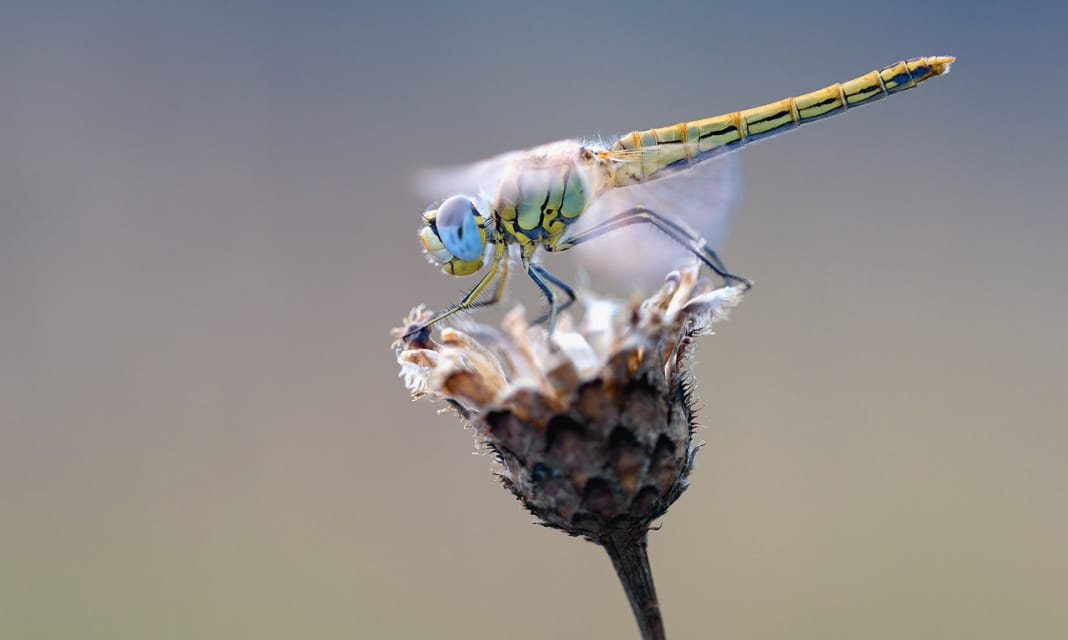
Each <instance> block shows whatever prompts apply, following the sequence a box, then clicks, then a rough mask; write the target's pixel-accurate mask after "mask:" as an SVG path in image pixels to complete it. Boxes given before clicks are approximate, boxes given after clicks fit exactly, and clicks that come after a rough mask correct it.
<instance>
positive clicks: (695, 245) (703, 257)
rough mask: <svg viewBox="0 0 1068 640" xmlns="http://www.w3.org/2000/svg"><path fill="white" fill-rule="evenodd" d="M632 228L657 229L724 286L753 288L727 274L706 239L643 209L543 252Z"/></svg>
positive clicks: (580, 233) (687, 228) (576, 235)
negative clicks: (643, 225) (720, 279)
mask: <svg viewBox="0 0 1068 640" xmlns="http://www.w3.org/2000/svg"><path fill="white" fill-rule="evenodd" d="M632 224H651V225H653V226H654V227H656V228H657V229H660V230H661V231H663V232H664V233H666V234H667V235H668V237H670V238H671V239H672V240H674V241H675V242H678V243H679V244H681V245H682V246H684V247H686V249H688V250H689V251H690V253H692V254H694V255H695V256H697V258H698V259H699V260H700V261H701V262H703V263H705V264H706V265H708V267H709V268H710V269H712V271H715V272H716V274H718V275H719V277H721V278H723V280H724V282H726V283H727V284H728V285H731V284H737V285H740V286H741V287H743V288H745V289H748V288H749V287H751V286H752V285H753V283H752V282H750V281H749V279H748V278H744V277H742V276H739V275H735V274H733V273H731V272H730V271H728V270H727V266H726V265H725V264H723V261H722V260H720V258H719V256H718V255H716V252H715V251H713V250H712V248H711V247H709V246H708V243H707V242H706V241H705V239H704V238H702V237H701V236H700V235H698V234H697V232H695V231H693V230H692V229H690V228H689V227H687V226H686V225H684V224H682V223H681V222H678V221H676V220H672V219H671V218H668V217H666V216H662V215H660V214H658V213H656V212H655V211H651V210H649V209H646V208H645V207H634V208H633V209H627V210H626V211H624V212H622V213H619V214H616V215H614V216H612V217H611V218H609V219H607V220H605V221H604V222H602V223H600V224H598V225H597V226H596V227H593V228H592V229H585V230H583V231H580V232H578V233H576V234H575V235H573V236H571V237H570V238H567V239H565V240H561V241H560V242H558V243H556V245H555V246H552V247H546V249H548V250H549V251H566V250H568V249H571V248H572V247H575V246H577V245H580V244H582V243H583V242H588V241H590V240H593V239H594V238H599V237H601V236H602V235H604V234H606V233H610V232H612V231H615V230H616V229H622V228H623V227H628V226H630V225H632Z"/></svg>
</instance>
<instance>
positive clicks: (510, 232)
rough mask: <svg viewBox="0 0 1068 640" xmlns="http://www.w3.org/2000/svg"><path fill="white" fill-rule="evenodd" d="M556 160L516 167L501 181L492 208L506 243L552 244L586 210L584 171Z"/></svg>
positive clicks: (570, 160) (587, 192)
mask: <svg viewBox="0 0 1068 640" xmlns="http://www.w3.org/2000/svg"><path fill="white" fill-rule="evenodd" d="M556 160H557V161H555V162H553V161H546V162H543V163H534V164H532V165H526V166H521V167H516V170H515V171H511V172H509V173H507V174H505V176H504V177H503V178H502V179H501V181H500V184H499V187H498V191H497V196H496V198H495V199H494V203H493V205H494V206H493V209H494V217H495V219H496V223H497V226H498V229H499V231H500V233H501V234H502V237H503V239H504V241H505V242H517V243H518V244H520V245H529V244H541V245H553V244H555V243H556V241H557V240H558V239H559V238H560V236H561V235H562V234H563V233H564V231H565V230H566V229H567V227H568V225H570V224H571V223H572V222H574V221H575V220H577V219H578V217H579V216H580V215H582V212H583V211H584V210H585V209H586V205H587V204H588V203H589V199H590V198H589V195H590V189H589V180H588V179H587V175H586V174H587V168H586V167H585V166H582V165H581V164H579V163H577V162H575V159H573V158H560V159H556Z"/></svg>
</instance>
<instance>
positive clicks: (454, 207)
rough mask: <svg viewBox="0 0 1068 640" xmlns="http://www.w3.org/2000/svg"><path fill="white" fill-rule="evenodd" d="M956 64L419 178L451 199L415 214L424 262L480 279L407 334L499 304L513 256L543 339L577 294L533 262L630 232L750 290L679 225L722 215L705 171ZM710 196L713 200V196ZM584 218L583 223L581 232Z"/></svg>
mask: <svg viewBox="0 0 1068 640" xmlns="http://www.w3.org/2000/svg"><path fill="white" fill-rule="evenodd" d="M954 60H955V58H953V57H952V56H928V57H919V58H911V59H909V60H903V61H900V62H896V63H894V64H891V65H889V66H886V67H884V68H882V69H878V70H875V71H871V72H868V73H866V74H864V75H861V76H858V77H856V78H853V79H852V80H847V81H845V82H839V83H835V84H832V85H830V86H827V87H824V88H822V89H818V90H816V91H812V92H809V93H805V94H803V95H798V96H794V97H790V98H784V99H782V100H778V101H776V102H771V103H768V104H765V105H762V106H759V107H753V108H751V109H744V110H741V111H734V112H732V113H726V114H723V115H718V116H712V117H710V118H704V119H701V120H692V121H688V122H680V123H678V124H674V125H670V126H665V127H658V128H655V129H647V130H644V131H633V132H631V133H628V134H626V135H624V136H622V137H620V138H619V139H618V140H616V141H615V142H614V143H613V144H611V145H608V144H602V143H597V142H589V141H582V140H562V141H559V142H553V143H550V144H545V145H541V146H538V147H534V148H531V149H527V150H522V151H512V152H509V153H505V154H502V155H499V156H496V157H494V158H490V159H488V160H483V161H481V162H477V163H475V164H472V165H468V166H464V167H460V168H454V169H451V170H449V169H446V170H440V171H438V172H435V173H430V174H429V175H428V176H425V177H424V180H423V185H422V186H423V187H424V190H425V191H428V192H431V193H435V194H446V193H452V194H453V195H449V196H448V197H445V198H443V199H439V200H436V201H435V202H433V203H432V204H431V205H430V206H429V207H427V209H426V210H425V211H424V212H423V216H422V222H423V226H422V228H421V229H420V231H419V240H420V243H421V244H422V247H423V250H424V252H425V254H426V256H427V257H428V258H429V260H430V261H431V262H432V263H433V264H435V265H436V266H439V267H440V268H441V270H442V271H443V272H445V273H447V274H450V275H453V276H471V275H474V274H477V273H479V272H482V276H481V277H480V278H479V280H478V281H477V283H476V284H475V285H474V287H473V288H471V289H470V290H469V291H468V292H467V294H466V295H464V296H463V297H462V298H461V299H460V300H459V301H458V302H456V303H455V304H453V305H451V306H449V307H447V308H445V309H443V310H441V311H438V312H436V313H433V314H431V315H430V316H429V318H427V319H426V320H425V321H424V322H423V323H422V324H420V325H419V326H416V327H415V328H413V329H412V330H411V331H409V333H408V336H411V335H413V334H415V333H417V332H420V331H426V330H429V328H430V327H431V326H432V325H434V324H435V323H437V322H439V321H441V320H444V319H445V318H448V317H450V316H452V315H454V314H456V313H458V312H461V311H466V310H470V309H475V308H478V307H484V306H488V305H491V304H494V303H496V302H498V301H500V300H501V298H502V295H503V291H504V284H505V281H506V280H507V276H508V268H509V264H510V263H511V262H512V259H511V258H510V252H514V253H517V254H518V262H519V263H520V264H521V266H522V269H523V270H524V271H525V272H526V274H527V276H529V277H530V279H531V280H532V281H533V282H534V284H535V285H536V286H537V288H538V289H539V290H540V291H541V293H542V294H543V295H544V296H545V299H546V300H547V301H548V304H549V307H548V311H547V312H546V313H545V315H544V316H543V317H542V318H539V319H538V321H536V322H546V323H547V329H548V332H549V334H550V335H551V334H552V333H553V330H554V328H555V326H556V321H557V318H558V316H559V314H560V312H561V311H563V310H564V309H566V308H567V307H569V306H570V305H571V304H572V303H573V302H575V300H576V295H575V292H574V290H573V289H572V287H571V286H569V285H568V284H567V283H566V282H564V281H563V280H561V279H560V278H558V277H557V276H555V275H553V274H552V273H550V272H549V271H548V270H546V269H545V267H543V266H542V265H541V264H540V262H539V261H538V260H537V259H536V256H538V255H539V252H545V253H558V252H561V251H567V250H569V249H572V248H574V247H577V246H579V245H582V244H585V243H586V242H589V241H591V240H594V239H597V238H601V237H602V236H605V235H606V234H611V233H612V232H615V231H619V230H621V229H624V228H630V227H635V226H636V225H643V226H644V227H645V228H649V229H655V230H656V231H658V232H660V233H661V234H663V235H664V236H666V237H667V238H668V239H670V240H671V241H672V242H674V243H676V244H677V245H678V246H679V247H681V248H683V249H685V250H686V252H688V253H690V254H692V255H693V256H695V257H696V258H697V259H698V260H700V261H701V262H702V263H703V264H704V265H705V266H707V267H708V268H709V269H711V270H712V271H713V272H714V273H716V274H717V275H718V276H719V277H720V278H722V279H723V281H724V283H725V284H726V285H734V286H738V287H740V288H742V289H743V290H744V289H748V288H749V287H750V286H751V284H752V283H751V282H750V281H749V280H748V279H747V278H745V277H743V276H740V275H737V274H734V273H732V272H730V271H729V270H728V269H727V267H726V265H725V264H724V262H723V261H722V260H721V259H720V258H719V256H718V255H717V253H716V251H715V250H714V249H713V243H711V242H709V240H708V237H707V235H708V234H702V233H699V232H697V231H695V230H694V229H693V228H692V227H691V226H690V225H689V224H688V223H687V222H686V220H687V219H691V220H692V219H695V218H697V219H699V218H701V217H702V216H704V217H707V218H710V219H711V218H716V217H717V216H718V217H719V218H724V217H725V216H723V215H721V214H722V209H723V208H724V207H723V206H722V204H723V202H725V200H726V199H727V198H726V195H729V193H730V189H729V188H728V187H725V186H724V184H723V183H724V178H723V176H724V175H725V171H724V166H727V165H724V163H723V161H713V162H709V161H710V160H713V159H716V158H720V157H721V156H724V155H725V154H728V153H731V152H733V151H735V150H737V149H739V148H740V147H742V146H744V145H746V144H748V143H750V142H754V141H757V140H762V139H764V138H768V137H771V136H775V135H778V134H780V133H783V132H786V131H789V130H791V129H794V128H796V127H798V126H800V125H802V124H807V123H809V122H814V121H816V120H821V119H823V118H827V117H830V116H833V115H837V114H840V113H844V112H846V111H847V110H849V109H852V108H854V107H857V106H860V105H865V104H868V103H870V102H875V101H877V100H879V99H881V98H884V97H886V96H889V95H893V94H895V93H898V92H901V91H904V90H906V89H911V88H913V87H915V86H917V85H918V84H920V83H921V82H924V81H926V80H928V79H930V78H934V77H937V76H940V75H944V74H946V73H947V72H948V71H949V68H950V65H951V64H952V63H953V62H954ZM710 186H711V187H712V189H713V190H715V189H718V193H711V192H710ZM582 220H587V221H592V222H591V223H590V224H585V225H584V224H581V222H580V221H582ZM720 226H722V225H720ZM637 237H638V238H639V240H638V245H637V247H636V248H634V249H627V250H625V251H622V250H621V251H617V252H616V253H615V254H614V259H615V260H616V261H617V262H618V263H619V264H620V265H624V264H628V265H639V266H640V265H641V264H642V263H643V262H646V261H647V260H650V259H651V258H652V257H651V255H650V252H647V251H645V250H644V248H643V245H642V242H643V241H642V240H641V238H648V239H651V235H650V234H642V235H640V236H637ZM606 243H607V241H606V242H605V243H602V244H606ZM612 249H613V247H608V250H609V251H612ZM616 249H618V247H617V248H616ZM491 288H492V293H490V290H491ZM487 293H489V294H490V295H489V297H488V298H487V297H486V294H487Z"/></svg>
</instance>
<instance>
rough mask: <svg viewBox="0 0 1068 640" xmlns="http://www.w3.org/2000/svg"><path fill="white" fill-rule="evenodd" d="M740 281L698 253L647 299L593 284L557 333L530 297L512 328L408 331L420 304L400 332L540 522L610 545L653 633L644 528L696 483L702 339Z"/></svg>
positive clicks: (429, 389)
mask: <svg viewBox="0 0 1068 640" xmlns="http://www.w3.org/2000/svg"><path fill="white" fill-rule="evenodd" d="M741 292H742V290H741V289H740V288H736V287H724V288H719V289H715V288H713V287H712V286H711V284H710V282H709V281H707V280H704V279H701V278H700V277H699V271H698V269H697V267H696V266H694V267H691V268H687V269H683V270H680V271H674V272H672V273H671V274H669V275H668V277H667V278H666V280H665V283H664V285H663V286H662V287H661V288H660V290H659V291H657V292H656V293H655V294H654V295H653V296H652V297H650V298H648V299H647V300H645V301H643V302H641V303H640V304H637V305H633V304H632V305H623V304H621V303H618V302H612V301H605V300H592V299H591V298H590V297H589V296H587V297H586V299H587V308H586V313H585V314H584V319H583V321H582V324H581V326H580V327H576V326H574V325H573V323H572V321H571V319H570V318H568V317H566V316H565V317H564V318H562V319H561V322H560V323H559V325H558V326H557V330H556V332H555V333H554V334H553V336H552V337H551V338H549V337H547V336H546V334H545V332H544V330H543V329H541V328H539V327H530V326H529V325H528V324H527V322H526V320H525V319H524V317H523V313H522V310H521V309H515V310H513V311H512V312H510V313H508V314H507V315H506V316H505V318H504V321H503V329H504V331H503V332H498V331H495V330H493V329H490V328H487V327H484V326H478V325H474V326H471V327H470V328H469V329H468V330H467V331H459V330H456V329H451V328H446V329H443V330H442V331H441V337H440V340H439V341H435V340H434V339H433V338H432V337H431V335H430V332H429V331H423V332H417V333H415V334H414V335H410V336H409V337H408V338H407V339H403V338H402V336H405V335H406V334H408V331H410V330H411V328H413V327H417V326H418V325H419V323H421V322H423V321H425V319H426V318H427V317H429V314H428V313H427V312H425V311H424V310H423V309H422V308H418V309H416V310H414V311H413V312H412V314H411V315H410V316H409V317H408V318H407V319H406V325H407V326H406V327H404V328H401V329H396V330H395V332H394V335H395V336H396V337H397V338H398V340H397V342H395V343H394V344H395V346H396V347H397V360H398V362H399V363H400V365H401V376H402V377H403V379H404V383H405V385H406V386H407V388H408V389H409V391H411V393H412V395H413V396H414V397H416V398H418V397H422V396H432V397H436V398H440V399H444V400H446V401H447V402H448V403H449V404H450V406H451V407H452V408H454V409H455V410H456V412H457V413H458V414H459V416H460V417H461V418H462V419H463V420H465V421H466V422H467V423H468V424H470V425H471V426H473V427H474V429H475V431H476V433H477V437H478V439H479V440H480V442H481V443H482V444H483V445H484V446H485V447H487V448H489V449H490V450H491V451H492V452H494V453H495V454H496V458H497V461H498V462H499V463H500V468H499V470H498V475H499V477H500V478H501V480H502V481H503V482H504V484H505V486H507V487H508V488H509V489H510V490H511V491H512V493H513V494H515V496H516V497H517V498H519V499H520V500H521V501H522V502H523V504H524V505H525V506H526V507H527V509H529V510H530V511H531V513H533V514H534V515H535V516H536V517H537V518H538V519H539V521H540V522H541V523H543V524H545V525H547V526H549V527H554V528H557V529H561V530H563V531H565V532H567V533H569V534H570V535H574V536H584V537H585V538H587V539H589V540H591V541H593V542H596V543H598V544H601V545H602V546H604V547H605V548H606V549H608V551H609V555H611V556H612V559H613V562H614V563H615V564H616V568H617V571H619V572H620V576H621V578H623V579H624V587H625V588H626V589H627V591H628V595H630V596H631V604H632V606H633V607H635V614H636V615H638V618H639V623H640V624H642V623H643V617H644V618H645V620H644V624H642V626H643V632H648V633H647V635H646V637H662V635H656V634H655V633H653V629H652V627H657V628H659V631H660V634H662V625H660V622H659V613H658V610H656V609H657V607H656V600H655V593H654V592H653V588H652V578H651V576H650V575H649V574H648V561H647V560H646V559H645V538H646V534H647V532H648V530H649V528H650V526H651V524H652V521H653V520H654V519H656V518H657V517H659V516H661V515H663V514H664V513H665V512H666V510H667V508H668V507H669V506H670V505H671V504H672V503H673V502H674V501H675V500H676V499H677V498H678V497H679V496H680V495H681V494H682V492H683V491H684V490H685V489H686V486H687V479H686V478H687V475H688V474H689V472H690V470H691V468H692V467H693V460H694V454H695V453H696V451H697V449H698V447H699V444H695V442H694V440H693V428H694V422H693V419H694V409H693V398H692V393H691V392H692V388H693V377H692V374H691V372H690V366H691V364H692V362H693V339H694V338H695V337H696V336H699V335H703V334H707V333H711V325H712V323H713V322H715V321H716V320H719V319H721V318H723V317H724V316H725V314H726V312H727V310H728V309H730V308H731V307H732V306H734V305H735V304H737V302H738V301H739V300H740V298H741ZM591 300H592V301H591ZM624 572H630V573H631V574H634V575H630V576H625V575H624ZM628 580H629V581H631V582H636V584H634V585H630V586H628V584H627V582H628ZM643 585H644V586H643ZM635 589H637V590H639V591H641V590H643V589H644V592H643V593H638V594H635V593H634V590H635ZM636 599H637V600H636ZM639 600H640V602H639ZM639 607H640V608H641V611H639ZM650 633H652V635H649V634H650Z"/></svg>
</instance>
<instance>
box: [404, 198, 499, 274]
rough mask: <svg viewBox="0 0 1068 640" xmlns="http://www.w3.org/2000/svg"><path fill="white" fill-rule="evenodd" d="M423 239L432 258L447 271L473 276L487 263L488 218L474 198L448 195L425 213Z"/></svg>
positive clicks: (421, 239) (421, 230)
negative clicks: (472, 199)
mask: <svg viewBox="0 0 1068 640" xmlns="http://www.w3.org/2000/svg"><path fill="white" fill-rule="evenodd" d="M419 242H420V243H421V244H422V245H423V250H424V251H426V255H427V256H428V257H429V258H430V260H431V261H432V262H433V263H434V264H436V265H439V266H440V267H441V270H442V271H444V272H445V273H448V274H451V275H454V276H468V275H471V274H472V273H475V272H476V271H478V270H479V269H481V268H482V264H483V263H484V262H485V248H486V221H485V218H483V217H482V214H480V213H479V212H478V209H477V208H476V207H475V203H474V202H472V201H471V199H470V198H467V197H465V196H452V197H450V198H446V199H445V200H443V201H441V202H439V203H435V204H432V205H430V206H429V207H428V208H427V210H426V211H424V212H423V228H422V229H420V231H419Z"/></svg>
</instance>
